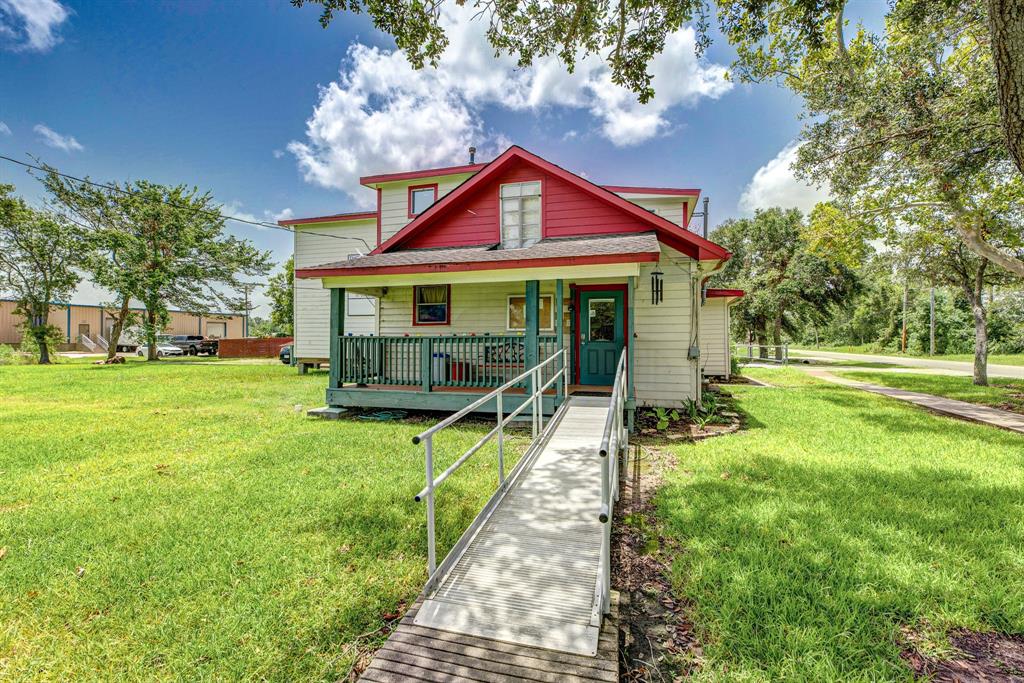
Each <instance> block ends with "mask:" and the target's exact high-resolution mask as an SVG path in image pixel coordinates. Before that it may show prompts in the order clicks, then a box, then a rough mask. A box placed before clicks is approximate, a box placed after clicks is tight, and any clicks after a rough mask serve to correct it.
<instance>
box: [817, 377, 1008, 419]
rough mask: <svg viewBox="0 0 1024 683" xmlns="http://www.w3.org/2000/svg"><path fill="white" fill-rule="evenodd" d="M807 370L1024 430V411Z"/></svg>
mask: <svg viewBox="0 0 1024 683" xmlns="http://www.w3.org/2000/svg"><path fill="white" fill-rule="evenodd" d="M805 372H807V374H809V375H811V376H812V377H817V378H818V379H823V380H825V381H827V382H832V383H834V384H842V385H843V386H847V387H853V388H855V389H862V390H864V391H870V392H871V393H873V394H881V395H882V396H888V397H890V398H895V399H899V400H900V401H906V402H908V403H913V404H914V405H918V406H921V407H922V408H927V409H929V410H934V411H935V412H937V413H943V414H944V415H949V416H951V417H956V418H960V419H961V420H970V421H971V422H980V423H981V424H987V425H990V426H992V427H999V428H1000V429H1008V430H1010V431H1011V432H1018V433H1021V434H1024V415H1018V414H1017V413H1011V412H1009V411H1007V410H999V409H998V408H989V407H988V406H979V405H976V404H974V403H967V402H966V401H957V400H955V399H951V398H942V397H941V396H933V395H931V394H920V393H918V392H916V391H905V390H903V389H893V388H892V387H883V386H879V385H877V384H868V383H867V382H858V381H857V380H853V379H846V378H845V377H837V376H835V375H833V374H832V373H831V372H830V371H829V370H824V369H821V368H806V369H805Z"/></svg>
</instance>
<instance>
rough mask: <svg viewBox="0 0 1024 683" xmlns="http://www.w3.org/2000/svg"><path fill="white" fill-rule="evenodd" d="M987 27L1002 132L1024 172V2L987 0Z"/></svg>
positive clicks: (1018, 0)
mask: <svg viewBox="0 0 1024 683" xmlns="http://www.w3.org/2000/svg"><path fill="white" fill-rule="evenodd" d="M988 30H989V35H990V36H991V38H992V61H993V62H995V67H996V82H997V88H998V90H999V114H1000V118H1001V119H1002V123H1003V133H1004V134H1005V135H1006V144H1007V146H1008V147H1009V148H1010V154H1011V156H1013V160H1014V161H1015V162H1016V164H1017V170H1019V171H1020V172H1021V173H1024V4H1022V3H1021V2H1020V0H988Z"/></svg>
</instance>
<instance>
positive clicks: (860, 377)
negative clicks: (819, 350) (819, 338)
mask: <svg viewBox="0 0 1024 683" xmlns="http://www.w3.org/2000/svg"><path fill="white" fill-rule="evenodd" d="M838 374H839V375H840V376H841V377H848V378H850V379H855V380H857V381H860V382H870V383H871V384H880V385H882V386H884V387H894V388H896V389H905V390H906V391H918V392H921V393H924V394H934V395H935V396H945V397H946V398H955V399H957V400H958V401H967V402H968V403H977V404H979V405H983V406H991V407H993V408H1000V409H1002V410H1009V411H1012V412H1015V413H1022V414H1024V379H1003V378H999V377H990V378H989V380H988V381H989V385H990V386H987V387H979V386H975V385H974V383H973V381H972V380H971V378H970V377H948V376H945V375H915V374H903V373H889V372H840V373H838Z"/></svg>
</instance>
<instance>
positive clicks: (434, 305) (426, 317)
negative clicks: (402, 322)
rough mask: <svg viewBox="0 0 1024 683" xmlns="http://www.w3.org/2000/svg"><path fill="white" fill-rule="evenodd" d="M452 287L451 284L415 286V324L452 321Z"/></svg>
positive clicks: (441, 323) (445, 323)
mask: <svg viewBox="0 0 1024 683" xmlns="http://www.w3.org/2000/svg"><path fill="white" fill-rule="evenodd" d="M451 296H452V288H451V286H449V285H422V286H421V285H416V286H414V287H413V319H412V324H413V325H447V324H449V323H450V322H451V320H452V318H451Z"/></svg>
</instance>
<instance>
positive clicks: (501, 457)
mask: <svg viewBox="0 0 1024 683" xmlns="http://www.w3.org/2000/svg"><path fill="white" fill-rule="evenodd" d="M497 401H498V485H499V486H501V485H502V484H504V483H505V407H504V405H503V404H502V395H501V392H500V391H499V392H498V398H497Z"/></svg>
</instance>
